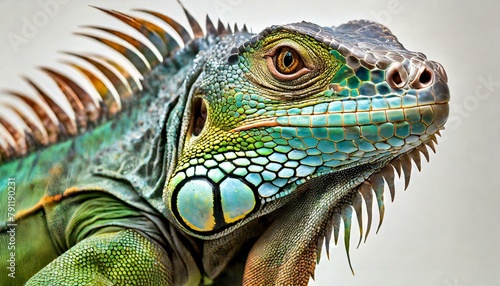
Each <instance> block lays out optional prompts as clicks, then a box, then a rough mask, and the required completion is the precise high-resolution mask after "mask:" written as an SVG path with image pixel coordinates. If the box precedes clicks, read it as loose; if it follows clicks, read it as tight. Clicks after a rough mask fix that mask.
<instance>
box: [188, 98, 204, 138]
mask: <svg viewBox="0 0 500 286" xmlns="http://www.w3.org/2000/svg"><path fill="white" fill-rule="evenodd" d="M191 108H192V112H191V114H192V118H191V127H190V129H189V131H190V133H191V135H193V136H198V135H200V133H201V132H202V131H203V128H204V127H205V123H206V121H207V116H208V110H207V105H206V103H205V101H204V100H203V99H202V98H200V97H196V98H195V99H194V100H193V104H192V107H191Z"/></svg>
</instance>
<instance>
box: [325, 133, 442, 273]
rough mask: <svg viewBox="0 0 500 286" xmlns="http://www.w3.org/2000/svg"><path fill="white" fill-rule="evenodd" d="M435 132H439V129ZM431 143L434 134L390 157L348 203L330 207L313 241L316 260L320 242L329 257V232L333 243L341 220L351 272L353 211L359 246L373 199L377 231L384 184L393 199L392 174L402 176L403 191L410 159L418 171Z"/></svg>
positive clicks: (368, 227)
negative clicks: (399, 154)
mask: <svg viewBox="0 0 500 286" xmlns="http://www.w3.org/2000/svg"><path fill="white" fill-rule="evenodd" d="M436 134H437V135H440V133H439V131H438V132H437V133H436ZM434 144H437V139H436V135H432V136H431V137H430V139H429V140H428V141H426V142H424V143H422V144H420V145H419V146H418V147H416V148H415V149H413V150H412V151H411V152H409V153H406V154H403V155H401V156H399V157H398V158H396V159H394V160H392V161H391V162H390V163H389V164H388V165H386V166H385V167H383V168H382V169H381V170H379V171H378V172H375V173H374V174H372V175H371V176H370V177H369V178H368V179H367V180H366V181H364V182H363V183H361V184H360V185H359V187H358V188H357V190H356V191H355V192H354V193H353V195H352V197H351V199H350V202H347V203H344V204H342V205H340V206H337V207H335V208H334V210H333V213H332V217H331V219H330V220H329V221H328V223H327V225H326V227H325V229H324V235H323V236H321V237H320V238H319V240H318V243H317V247H316V254H317V262H319V260H320V255H321V249H322V246H323V242H324V243H325V248H326V254H327V256H328V259H330V252H329V248H330V240H331V236H332V233H333V240H334V243H335V245H337V243H338V239H339V232H340V228H341V224H342V222H343V227H344V246H345V250H346V254H347V260H348V262H349V267H350V269H351V271H352V273H353V274H354V270H353V268H352V264H351V258H350V254H349V249H350V237H351V225H352V216H353V213H355V214H356V219H357V222H358V227H359V233H360V236H359V240H358V244H357V246H356V247H359V246H360V244H361V242H362V241H363V237H364V242H366V239H367V238H368V234H369V233H370V230H371V226H372V206H373V200H374V199H375V200H376V202H377V206H378V211H379V223H378V226H377V231H376V232H377V233H378V231H379V229H380V227H381V226H382V222H383V220H384V214H385V205H384V191H385V183H386V184H387V186H388V187H389V192H390V195H391V201H392V202H394V198H395V195H396V188H395V185H394V180H395V176H394V174H395V173H396V174H397V175H398V177H400V178H401V176H403V177H404V180H405V190H406V189H407V188H408V185H409V183H410V176H411V170H412V163H411V162H412V161H413V162H414V164H415V166H416V167H417V169H418V171H420V170H421V155H424V157H425V159H426V161H427V162H429V152H428V150H427V147H428V148H430V149H431V150H432V151H433V152H434V153H436V148H435V146H434ZM384 181H385V183H384ZM374 195H375V196H374ZM363 201H364V202H365V206H366V213H367V223H366V232H365V231H364V224H363V206H362V205H363ZM353 211H354V212H353Z"/></svg>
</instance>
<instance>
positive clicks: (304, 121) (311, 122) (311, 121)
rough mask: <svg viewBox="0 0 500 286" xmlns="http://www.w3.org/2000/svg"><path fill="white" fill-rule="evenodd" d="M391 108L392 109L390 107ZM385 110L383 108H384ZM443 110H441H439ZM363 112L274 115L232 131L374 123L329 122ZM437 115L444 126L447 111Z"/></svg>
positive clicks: (435, 106) (369, 112)
mask: <svg viewBox="0 0 500 286" xmlns="http://www.w3.org/2000/svg"><path fill="white" fill-rule="evenodd" d="M447 105H448V102H438V103H434V104H425V105H418V106H413V107H405V108H404V109H405V110H407V109H413V108H416V109H419V108H422V107H427V106H430V107H432V108H436V109H441V108H443V107H446V106H447ZM389 110H391V109H389ZM380 111H381V110H376V111H363V112H362V113H366V114H370V115H371V114H373V113H378V112H380ZM382 111H383V110H382ZM439 111H441V110H439ZM360 113H361V112H359V111H355V112H342V113H323V114H313V115H287V116H273V117H268V118H265V119H263V120H259V121H257V122H251V123H248V124H245V125H242V126H239V127H236V128H233V129H232V130H231V131H233V132H240V131H245V130H249V129H253V128H259V127H276V126H281V127H288V126H290V127H346V126H353V125H357V126H361V125H369V124H372V123H366V124H359V123H357V122H354V124H345V123H344V122H342V124H333V123H329V122H328V121H329V120H328V119H329V115H337V116H340V117H341V118H343V117H344V115H346V114H360ZM436 113H437V116H436V119H439V120H437V121H439V122H441V123H442V124H441V123H439V124H438V125H439V126H438V127H440V126H442V125H443V124H444V122H443V119H444V121H445V120H446V118H447V117H448V113H447V112H436ZM299 120H300V121H301V122H299V123H296V122H297V121H299ZM293 121H295V122H293ZM316 122H324V123H323V124H317V123H316Z"/></svg>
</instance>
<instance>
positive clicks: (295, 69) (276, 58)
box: [267, 46, 309, 81]
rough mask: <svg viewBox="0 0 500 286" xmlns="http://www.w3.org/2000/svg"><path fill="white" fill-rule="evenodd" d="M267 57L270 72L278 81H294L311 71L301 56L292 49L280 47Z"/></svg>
mask: <svg viewBox="0 0 500 286" xmlns="http://www.w3.org/2000/svg"><path fill="white" fill-rule="evenodd" d="M267 56H268V57H267V66H268V68H269V71H270V72H271V74H272V75H273V76H274V77H275V78H276V79H277V80H280V81H287V80H294V79H296V78H298V77H300V76H302V75H304V74H305V73H307V72H308V71H309V69H308V68H306V66H305V64H304V60H303V59H302V57H301V56H300V54H299V53H298V52H297V51H296V50H294V49H293V48H291V47H288V46H284V47H279V48H277V49H275V50H274V51H273V52H272V53H271V54H268V55H267Z"/></svg>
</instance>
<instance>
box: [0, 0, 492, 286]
mask: <svg viewBox="0 0 500 286" xmlns="http://www.w3.org/2000/svg"><path fill="white" fill-rule="evenodd" d="M46 2H47V0H43V1H41V2H38V1H35V0H30V1H26V0H22V1H13V0H12V1H5V0H3V1H0V89H2V88H11V89H17V90H20V91H24V92H27V93H33V91H32V90H30V89H29V88H28V87H27V85H26V84H24V83H23V82H22V81H21V80H20V76H19V75H20V74H24V75H28V76H30V77H32V78H34V79H36V80H38V82H42V83H43V85H42V86H43V87H45V88H53V86H52V85H51V84H49V81H48V80H47V78H45V77H44V76H42V74H41V72H39V71H37V70H36V68H35V67H36V66H40V65H47V66H52V67H57V68H60V67H61V66H62V65H61V64H59V63H57V62H58V60H60V59H69V57H67V56H64V55H61V54H59V53H58V51H61V50H67V51H75V52H100V51H99V49H101V48H102V45H100V44H98V43H94V42H92V41H90V40H88V39H83V38H81V37H78V36H75V35H72V34H71V33H72V32H75V31H84V30H85V29H83V28H81V27H79V26H81V25H84V24H93V25H102V26H106V27H115V28H117V29H118V30H120V29H121V30H122V31H127V30H128V29H126V28H125V26H124V25H123V24H121V23H120V22H118V21H117V20H114V19H112V18H110V17H109V16H106V15H104V13H102V12H99V11H97V10H95V9H93V8H90V7H89V6H88V5H96V6H100V7H105V8H113V9H117V10H120V11H123V12H130V10H131V9H132V8H149V9H153V10H156V11H159V12H162V13H165V14H167V15H170V16H172V17H174V18H175V19H177V20H178V21H180V22H181V23H184V24H185V23H187V22H186V19H185V18H184V16H183V14H182V10H181V9H180V7H179V5H178V4H177V3H176V2H175V1H172V0H162V1H97V0H95V1H73V3H69V4H62V3H61V4H60V5H58V9H57V10H58V11H56V12H54V13H49V14H50V15H49V14H47V12H46V11H45V10H44V8H43V7H42V6H43V5H40V3H46ZM61 2H62V1H61ZM65 2H66V1H65ZM183 2H184V4H185V6H186V7H187V8H188V9H189V10H190V11H191V12H192V14H194V16H195V17H196V18H197V19H199V20H200V21H202V22H203V21H204V17H205V14H206V13H208V14H209V15H210V16H211V17H212V19H216V18H218V17H220V18H222V19H223V21H224V22H230V23H234V22H237V23H238V24H240V26H241V24H243V23H247V25H249V26H250V27H252V29H253V31H254V32H258V31H260V30H261V29H263V28H264V27H266V26H269V25H272V24H283V23H289V22H296V21H301V20H307V21H311V22H315V23H317V24H320V25H324V26H330V25H339V24H341V23H344V22H346V21H348V20H351V19H359V18H365V19H371V20H377V21H379V22H382V23H384V24H386V25H387V26H388V27H389V28H390V29H391V30H392V32H393V33H394V34H395V35H396V36H397V37H398V38H399V40H400V41H401V42H402V43H403V44H404V45H405V47H407V48H408V49H411V50H416V51H421V52H424V53H425V54H426V55H427V56H428V57H429V59H432V60H436V61H438V62H440V63H442V64H443V66H444V67H445V69H446V71H447V73H448V77H449V84H450V90H451V98H452V99H451V118H450V121H449V123H448V125H447V130H445V131H444V132H443V138H442V140H441V143H440V145H439V146H438V152H437V155H432V156H431V163H430V164H424V166H423V171H422V173H416V172H414V174H413V177H412V182H411V184H410V187H409V189H408V190H407V191H406V192H403V191H402V184H401V183H399V184H398V185H399V192H398V193H397V195H396V201H395V203H393V204H391V203H390V202H387V211H386V219H385V222H384V225H383V226H382V228H381V231H380V232H379V234H377V235H374V233H372V234H370V237H369V238H368V241H367V243H366V244H362V245H361V246H360V248H359V249H353V250H352V252H351V259H352V261H353V266H354V270H355V272H356V275H355V276H352V274H351V273H350V270H349V267H348V265H347V260H346V258H345V253H344V251H343V245H342V244H341V245H340V246H338V247H331V249H330V254H331V259H330V261H328V260H327V259H326V255H325V254H324V253H323V259H322V260H321V263H320V265H319V266H318V268H317V271H316V274H315V277H316V280H315V281H312V282H311V284H312V285H441V286H459V285H460V286H473V285H485V286H486V285H488V286H489V285H500V271H499V268H500V247H499V243H500V226H499V223H500V217H499V214H500V211H499V207H500V192H499V189H500V175H499V171H500V168H499V164H500V155H499V154H500V151H499V150H498V147H499V146H500V144H499V142H500V141H499V140H500V135H499V134H500V132H499V131H500V127H499V126H500V125H499V123H498V121H499V117H500V116H499V114H500V112H499V108H500V97H499V96H500V93H499V91H500V69H499V68H498V64H499V59H500V29H499V27H500V19H499V18H500V17H499V15H498V13H499V12H500V2H498V1H494V0H490V1H451V0H443V1H430V0H427V1H403V0H387V1H368V0H366V1H360V0H358V1H345V0H344V1H316V2H313V1H285V0H279V1H262V0H253V1H242V0H217V1H203V2H202V1H199V2H195V1H187V0H186V1H183ZM43 13H45V17H44V16H43V15H42V14H43ZM37 17H38V18H37ZM25 21H29V22H31V23H35V22H36V21H38V22H37V23H38V24H37V25H36V26H35V28H36V29H35V30H36V31H32V33H31V34H27V35H28V36H29V37H24V36H23V27H24V26H25V25H27V24H26V22H25ZM85 31H88V30H85ZM13 35H17V36H22V37H24V38H25V40H26V42H23V43H19V42H18V43H15V42H13V41H12V40H13ZM103 50H104V51H103V52H104V53H106V52H105V49H103ZM484 82H492V83H491V84H484ZM0 96H4V95H0ZM354 233H355V232H354ZM354 241H357V237H356V236H354V237H353V240H352V244H354Z"/></svg>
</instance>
